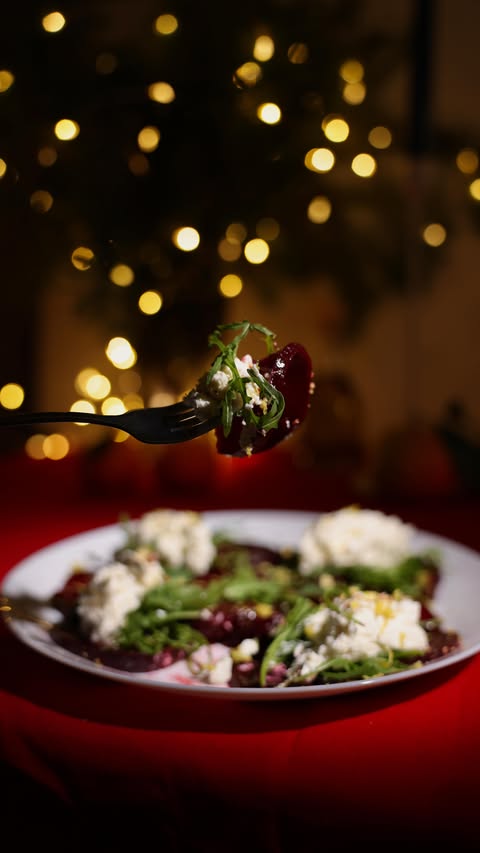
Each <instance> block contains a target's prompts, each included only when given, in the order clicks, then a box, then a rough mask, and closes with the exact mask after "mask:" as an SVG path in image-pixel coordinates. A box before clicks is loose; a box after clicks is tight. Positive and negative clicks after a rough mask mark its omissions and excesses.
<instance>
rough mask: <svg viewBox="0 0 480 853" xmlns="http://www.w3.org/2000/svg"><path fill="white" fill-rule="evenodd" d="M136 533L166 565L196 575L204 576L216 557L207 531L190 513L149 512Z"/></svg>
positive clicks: (198, 518)
mask: <svg viewBox="0 0 480 853" xmlns="http://www.w3.org/2000/svg"><path fill="white" fill-rule="evenodd" d="M136 532H137V534H138V537H139V540H140V542H141V543H142V544H144V545H148V546H150V547H151V548H153V549H154V551H155V553H156V554H157V555H158V558H159V559H160V561H161V562H162V563H164V564H165V565H166V566H169V567H176V566H186V567H187V568H189V569H190V570H191V571H192V572H193V574H195V575H204V574H206V573H207V572H208V570H209V568H210V566H211V564H212V561H213V559H214V557H215V554H216V548H215V545H214V543H213V540H212V533H211V531H210V529H209V528H208V527H207V525H206V524H205V522H204V521H203V519H202V517H201V515H200V514H199V513H197V512H193V511H191V510H185V511H181V510H173V509H157V510H152V511H151V512H147V513H145V514H144V515H143V516H141V518H140V519H139V521H138V522H137V526H136Z"/></svg>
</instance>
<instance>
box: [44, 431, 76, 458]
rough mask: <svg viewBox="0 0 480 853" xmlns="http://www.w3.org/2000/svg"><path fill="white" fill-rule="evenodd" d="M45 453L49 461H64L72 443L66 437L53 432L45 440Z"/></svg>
mask: <svg viewBox="0 0 480 853" xmlns="http://www.w3.org/2000/svg"><path fill="white" fill-rule="evenodd" d="M42 447H43V453H44V455H45V456H46V458H47V459H53V460H55V461H57V460H58V459H64V458H65V456H66V455H67V453H68V451H69V450H70V442H69V440H68V438H67V437H66V436H65V435H61V434H60V433H59V432H53V433H52V434H51V435H47V436H46V438H44V439H43V445H42Z"/></svg>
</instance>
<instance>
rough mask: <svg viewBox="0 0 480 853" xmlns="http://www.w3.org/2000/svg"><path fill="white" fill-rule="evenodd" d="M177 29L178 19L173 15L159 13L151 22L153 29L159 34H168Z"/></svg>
mask: <svg viewBox="0 0 480 853" xmlns="http://www.w3.org/2000/svg"><path fill="white" fill-rule="evenodd" d="M177 30H178V20H177V19H176V17H175V15H169V14H164V15H159V16H158V18H156V19H155V21H154V23H153V31H154V32H155V33H158V35H160V36H170V35H172V33H175V32H176V31H177Z"/></svg>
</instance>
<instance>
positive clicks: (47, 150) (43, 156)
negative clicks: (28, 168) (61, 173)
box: [37, 145, 58, 167]
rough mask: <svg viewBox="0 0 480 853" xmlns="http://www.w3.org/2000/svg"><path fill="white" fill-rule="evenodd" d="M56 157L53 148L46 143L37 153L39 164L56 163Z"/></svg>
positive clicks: (50, 164)
mask: <svg viewBox="0 0 480 853" xmlns="http://www.w3.org/2000/svg"><path fill="white" fill-rule="evenodd" d="M57 158H58V154H57V152H56V151H55V148H51V147H50V146H48V145H46V146H45V147H44V148H40V151H39V152H38V154H37V160H38V162H39V163H40V165H41V166H46V167H48V166H53V164H54V163H56V161H57Z"/></svg>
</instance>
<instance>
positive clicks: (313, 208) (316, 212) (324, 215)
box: [307, 195, 332, 225]
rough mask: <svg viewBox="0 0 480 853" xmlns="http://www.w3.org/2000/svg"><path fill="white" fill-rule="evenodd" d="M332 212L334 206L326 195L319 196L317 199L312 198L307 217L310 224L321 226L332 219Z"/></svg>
mask: <svg viewBox="0 0 480 853" xmlns="http://www.w3.org/2000/svg"><path fill="white" fill-rule="evenodd" d="M331 212H332V205H331V203H330V201H329V199H328V198H327V197H326V196H324V195H317V196H315V198H312V200H311V202H310V204H309V205H308V209H307V216H308V218H309V220H310V222H314V223H315V224H316V225H319V224H321V223H323V222H327V220H328V219H330V214H331Z"/></svg>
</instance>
